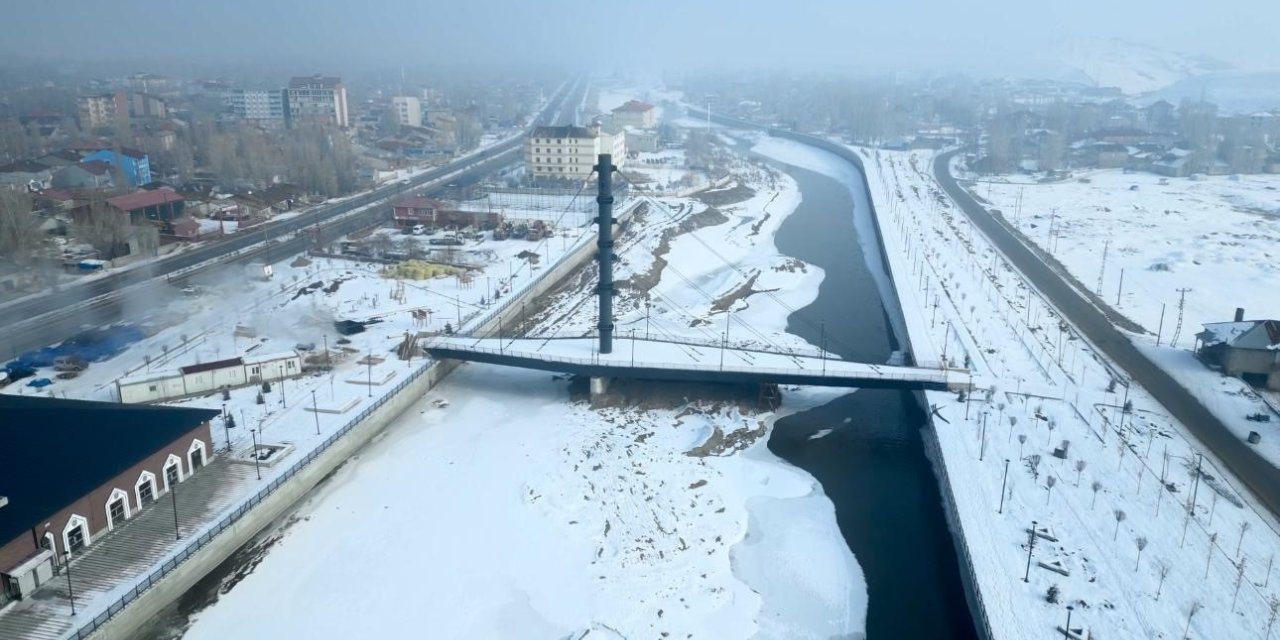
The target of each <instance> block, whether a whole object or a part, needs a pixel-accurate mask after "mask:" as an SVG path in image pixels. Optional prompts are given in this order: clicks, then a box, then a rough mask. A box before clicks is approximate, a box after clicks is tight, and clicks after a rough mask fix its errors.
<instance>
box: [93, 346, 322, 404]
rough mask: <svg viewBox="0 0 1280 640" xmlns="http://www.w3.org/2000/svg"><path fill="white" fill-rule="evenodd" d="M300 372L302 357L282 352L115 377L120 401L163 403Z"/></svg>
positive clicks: (278, 378) (281, 377) (273, 380)
mask: <svg viewBox="0 0 1280 640" xmlns="http://www.w3.org/2000/svg"><path fill="white" fill-rule="evenodd" d="M301 373H302V356H301V355H299V354H298V352H296V351H285V352H281V353H271V354H263V355H255V356H245V357H241V358H230V359H227V360H215V361H213V362H203V363H199V364H193V365H187V366H185V367H180V368H178V369H170V370H167V371H153V372H150V373H145V374H139V375H134V376H127V377H124V378H120V379H119V380H116V391H117V395H118V396H119V398H120V402H122V403H125V404H137V403H146V402H163V401H165V400H173V399H176V398H185V397H189V396H198V395H205V394H209V393H214V392H216V391H219V390H222V389H237V388H240V387H244V386H248V385H256V384H261V383H262V382H275V381H277V380H282V379H284V378H293V377H296V376H298V375H300V374H301Z"/></svg>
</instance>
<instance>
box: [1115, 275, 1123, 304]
mask: <svg viewBox="0 0 1280 640" xmlns="http://www.w3.org/2000/svg"><path fill="white" fill-rule="evenodd" d="M1122 291H1124V268H1123V267H1122V268H1121V269H1120V284H1119V285H1118V286H1116V304H1117V305H1119V304H1120V293H1121V292H1122Z"/></svg>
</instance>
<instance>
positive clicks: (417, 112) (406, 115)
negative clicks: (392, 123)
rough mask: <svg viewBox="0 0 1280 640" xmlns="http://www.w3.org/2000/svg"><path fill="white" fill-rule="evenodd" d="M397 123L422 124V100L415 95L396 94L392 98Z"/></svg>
mask: <svg viewBox="0 0 1280 640" xmlns="http://www.w3.org/2000/svg"><path fill="white" fill-rule="evenodd" d="M391 108H392V109H393V110H394V111H395V114H396V123H397V124H399V125H400V126H402V127H421V126H422V101H421V100H418V99H417V98H415V97H413V96H396V97H394V98H392V99H391Z"/></svg>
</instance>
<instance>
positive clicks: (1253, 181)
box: [972, 169, 1280, 347]
mask: <svg viewBox="0 0 1280 640" xmlns="http://www.w3.org/2000/svg"><path fill="white" fill-rule="evenodd" d="M1016 178H1021V176H1010V177H1009V180H1010V181H1008V182H1004V181H995V182H991V183H988V182H985V181H984V182H981V183H979V184H976V185H974V186H973V187H972V189H973V192H974V194H975V195H977V196H979V197H981V198H984V199H987V200H989V201H990V202H991V203H992V206H993V207H994V208H996V209H999V210H1000V211H1002V212H1003V213H1004V216H1005V218H1006V219H1007V220H1009V221H1010V222H1011V223H1014V224H1015V226H1016V227H1017V228H1018V230H1019V231H1021V232H1022V233H1023V234H1024V235H1026V237H1027V238H1029V239H1031V240H1032V241H1033V242H1035V243H1036V244H1038V245H1040V247H1041V248H1044V249H1047V250H1049V251H1050V252H1051V253H1052V254H1053V255H1054V257H1056V258H1057V259H1058V260H1059V261H1060V262H1062V263H1063V264H1064V265H1066V267H1067V268H1068V269H1069V270H1070V271H1071V273H1072V274H1073V275H1075V276H1076V277H1077V278H1078V279H1079V280H1080V282H1082V283H1084V284H1085V285H1086V286H1088V287H1089V288H1090V289H1092V290H1094V292H1095V293H1098V294H1099V295H1100V296H1101V297H1102V298H1103V300H1106V301H1107V303H1108V304H1115V302H1116V294H1117V292H1119V293H1120V296H1119V300H1120V302H1119V304H1118V305H1115V306H1117V308H1118V309H1119V310H1120V311H1121V312H1122V313H1124V314H1125V315H1126V316H1128V317H1129V318H1130V319H1131V320H1133V321H1135V322H1137V323H1138V324H1140V325H1142V326H1143V327H1145V328H1146V329H1147V331H1148V332H1150V334H1151V335H1150V336H1148V337H1147V338H1148V339H1149V340H1151V341H1154V340H1155V337H1156V334H1157V332H1158V331H1159V332H1160V333H1162V334H1163V336H1162V344H1168V343H1169V342H1170V338H1171V337H1172V334H1173V330H1174V328H1175V326H1176V323H1177V317H1178V313H1177V311H1178V309H1177V307H1178V299H1179V292H1178V290H1179V289H1189V291H1188V292H1187V295H1186V309H1185V312H1184V315H1183V326H1182V332H1181V335H1179V337H1178V338H1179V339H1178V341H1177V343H1176V344H1174V346H1182V347H1189V346H1190V345H1191V343H1192V342H1194V340H1195V334H1196V333H1197V332H1199V331H1200V330H1201V325H1202V324H1203V323H1206V322H1224V321H1230V320H1231V317H1232V313H1233V312H1234V311H1235V308H1236V307H1244V309H1245V311H1246V314H1245V316H1246V318H1280V296H1277V295H1273V293H1274V289H1275V286H1276V283H1277V282H1280V266H1277V264H1280V176H1274V175H1256V176H1240V177H1239V179H1238V180H1236V179H1232V178H1229V177H1226V176H1213V177H1206V178H1204V179H1202V180H1190V179H1187V178H1163V177H1161V176H1157V175H1154V174H1150V173H1124V172H1123V171H1121V170H1119V169H1113V170H1103V171H1091V172H1086V173H1082V174H1079V175H1078V176H1077V179H1073V180H1071V181H1068V182H1053V183H1043V184H1041V183H1036V182H1029V181H1025V179H1024V181H1019V182H1014V181H1012V180H1013V179H1016ZM1080 179H1083V180H1087V181H1088V182H1081V181H1080ZM1019 198H1021V200H1022V204H1021V207H1018V200H1019ZM1104 247H1105V248H1106V262H1105V269H1104V268H1103V259H1102V251H1103V248H1104ZM1121 271H1123V272H1124V281H1123V283H1121V278H1120V274H1121ZM1099 276H1101V287H1100V288H1099V287H1098V281H1099ZM1162 307H1163V308H1164V310H1165V318H1164V326H1163V331H1160V329H1161V327H1160V311H1161V308H1162Z"/></svg>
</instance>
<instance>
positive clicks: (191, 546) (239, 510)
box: [64, 169, 549, 640]
mask: <svg viewBox="0 0 1280 640" xmlns="http://www.w3.org/2000/svg"><path fill="white" fill-rule="evenodd" d="M461 170H465V169H461ZM425 180H431V178H425ZM374 196H375V194H373V193H371V194H367V195H366V196H364V198H368V197H374ZM359 206H363V205H358V206H356V208H359ZM548 272H549V270H548V271H544V272H543V273H544V274H545V273H548ZM540 277H541V276H540ZM535 281H536V279H535ZM516 297H517V296H510V297H509V298H508V302H507V303H506V304H505V305H503V307H500V309H502V308H506V307H507V306H509V305H510V304H511V303H512V302H514V300H515V298H516ZM488 315H489V316H492V315H493V313H492V312H490V313H489V314H488ZM433 366H436V365H435V364H431V365H427V366H423V367H420V368H418V369H415V370H414V371H413V373H411V374H409V376H408V377H406V378H404V379H403V380H401V381H400V382H399V383H398V384H397V385H396V386H395V387H392V389H391V390H390V391H389V392H388V393H386V394H385V395H383V396H382V397H380V398H378V399H377V400H375V401H374V402H373V404H371V405H369V406H368V407H365V409H364V410H363V411H361V412H360V413H359V414H357V415H356V416H355V417H353V418H351V420H349V421H347V423H346V424H345V425H343V426H342V428H340V429H338V430H337V431H336V432H334V433H333V434H332V435H330V436H329V437H328V438H327V439H325V441H324V442H322V443H321V444H320V445H319V446H317V447H316V448H314V449H312V450H311V451H310V452H309V453H308V454H307V455H306V457H304V458H302V459H301V460H298V461H297V462H295V463H293V464H292V465H290V466H289V468H287V469H286V470H285V471H284V473H282V474H280V475H279V476H277V477H276V478H275V479H274V480H272V481H271V482H270V484H268V485H267V486H266V487H263V488H262V489H261V490H259V491H258V492H257V493H256V494H254V495H252V496H250V497H248V498H246V499H245V500H243V501H242V502H241V503H240V506H238V507H236V509H235V510H234V511H232V512H230V513H229V514H227V515H226V516H224V517H223V518H222V519H221V520H219V521H218V522H217V523H216V524H214V525H213V526H211V527H209V528H208V529H206V530H205V531H204V533H202V534H201V535H200V536H198V537H196V538H195V539H194V540H192V541H191V542H189V543H187V545H186V546H185V547H183V548H182V549H181V550H180V551H178V552H177V553H176V554H174V555H173V557H171V558H169V559H168V560H166V561H164V562H163V563H161V565H160V567H159V568H158V569H156V570H154V571H152V572H151V573H149V574H147V575H145V576H143V577H142V578H140V579H139V580H137V581H136V582H135V583H134V585H133V587H131V588H130V589H129V590H128V591H126V592H125V593H124V595H122V596H120V598H118V599H117V600H115V601H113V602H112V603H111V604H109V605H107V608H106V610H105V611H103V612H102V613H99V614H98V615H96V616H94V617H93V618H92V619H90V621H89V622H88V623H87V624H84V625H82V626H80V627H79V628H78V629H76V630H74V631H73V632H71V633H69V634H68V635H66V636H64V637H65V638H68V639H74V640H81V639H83V638H88V637H89V636H90V635H91V634H93V632H95V631H97V630H98V628H100V627H101V626H102V625H104V624H106V623H107V621H109V620H111V619H112V618H113V617H115V616H116V615H117V614H119V613H120V612H121V611H124V609H125V607H127V606H129V604H130V603H131V602H133V601H134V600H137V599H138V598H139V597H140V596H141V595H142V594H144V593H146V592H147V590H149V589H150V588H151V587H153V586H155V585H156V584H157V583H158V582H160V581H161V580H163V579H164V577H165V576H167V575H169V574H170V573H172V572H173V571H175V570H176V569H177V568H178V567H179V566H181V565H182V563H183V562H185V561H186V560H188V559H189V558H191V556H193V555H194V554H195V553H196V552H198V551H200V550H201V549H203V548H204V547H205V546H206V545H208V544H209V543H210V542H212V541H213V539H214V538H216V537H217V536H218V535H219V534H220V533H222V532H223V531H225V530H226V529H227V528H229V527H231V526H232V525H234V524H235V523H236V522H238V521H239V520H240V519H241V518H243V517H244V516H245V514H247V513H249V511H251V510H252V509H253V508H254V507H256V506H258V505H259V504H261V503H262V501H263V500H265V499H266V498H267V497H268V496H270V495H271V494H273V493H275V492H276V491H277V490H278V489H279V488H280V487H281V486H283V485H284V484H285V483H286V482H287V481H288V480H289V479H291V478H293V477H294V476H295V475H297V474H298V472H300V471H301V470H303V469H304V468H306V466H307V465H309V464H311V463H312V462H314V461H315V459H316V458H318V457H320V455H321V454H322V453H324V452H325V451H327V450H328V449H329V448H330V447H332V446H333V445H334V444H335V443H337V442H338V441H339V440H341V439H342V438H343V437H344V436H346V435H347V434H348V433H350V431H351V430H352V429H354V428H355V427H356V426H357V425H359V424H360V423H361V422H363V421H364V420H365V419H366V418H368V417H369V416H370V414H372V413H373V412H374V411H376V410H378V409H379V408H381V407H382V406H383V405H385V404H386V403H387V402H389V401H390V400H391V399H392V398H394V397H395V396H396V395H397V394H398V393H400V392H401V391H403V390H404V388H405V387H407V386H408V385H409V384H410V383H412V382H413V381H415V380H417V379H418V378H420V377H422V376H423V375H425V374H426V373H427V371H429V370H430V369H431V367H433Z"/></svg>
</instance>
